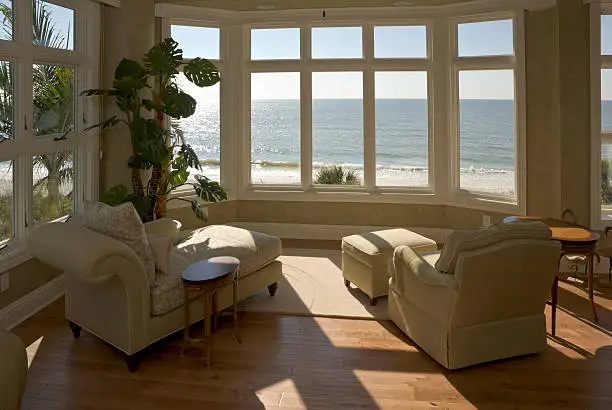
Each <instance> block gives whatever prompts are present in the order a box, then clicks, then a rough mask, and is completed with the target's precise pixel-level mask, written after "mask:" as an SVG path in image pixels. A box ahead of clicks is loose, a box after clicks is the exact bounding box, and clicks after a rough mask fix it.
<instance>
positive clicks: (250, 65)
mask: <svg viewBox="0 0 612 410" xmlns="http://www.w3.org/2000/svg"><path fill="white" fill-rule="evenodd" d="M158 9H159V10H163V11H162V14H166V15H167V16H168V17H165V18H163V19H162V21H163V23H162V24H163V30H162V33H166V35H170V26H171V24H180V25H199V26H204V27H219V28H220V29H221V52H220V56H221V58H220V60H219V62H218V63H219V65H220V67H221V69H222V71H223V74H224V75H223V80H222V85H221V183H222V184H223V185H224V186H225V187H226V188H227V189H228V191H229V192H228V194H229V198H230V199H244V200H281V201H284V200H286V201H294V200H296V201H302V200H306V201H342V202H386V203H420V204H449V205H458V206H464V207H468V208H474V209H481V210H490V211H494V212H506V213H516V214H522V213H524V212H525V209H526V172H525V161H526V160H525V157H526V153H525V148H526V147H525V135H526V129H525V115H526V113H525V81H524V73H525V62H524V61H525V57H524V46H525V44H524V43H525V41H524V39H525V37H524V13H523V9H522V8H518V9H513V10H508V11H504V12H488V13H486V14H470V15H469V17H449V16H445V15H442V16H440V17H430V16H427V17H424V18H419V19H401V20H397V19H394V18H392V17H390V18H377V19H371V20H369V21H367V22H365V20H364V19H361V20H355V19H349V18H347V19H335V20H331V21H329V22H325V23H323V22H321V20H320V19H314V18H313V19H312V21H304V18H300V19H298V20H296V21H289V19H288V18H283V19H282V21H279V22H274V21H275V19H270V21H272V22H269V23H265V24H264V23H259V22H257V23H256V22H254V21H256V14H255V13H253V14H252V15H249V16H248V17H245V19H244V20H241V19H234V17H233V13H231V12H229V13H221V14H220V15H219V16H217V17H218V19H215V20H214V21H205V20H193V19H191V20H187V19H183V18H179V16H180V14H181V12H180V11H178V8H177V11H176V12H175V11H174V10H172V9H171V8H168V10H165V9H164V8H158ZM206 14H208V13H206ZM302 17H303V16H302ZM503 19H512V20H513V25H514V27H513V34H514V55H512V56H482V57H457V53H456V48H457V45H456V33H457V31H456V30H457V24H459V23H463V22H477V21H478V22H486V21H493V20H503ZM411 25H415V26H426V30H427V53H428V54H427V57H426V58H414V59H413V58H392V59H382V58H378V59H375V58H374V31H373V28H374V27H375V26H411ZM313 27H361V28H362V36H363V38H362V46H363V50H364V52H363V57H362V58H359V59H345V58H342V59H311V58H310V52H311V43H310V41H311V29H312V28H313ZM264 28H265V29H272V28H299V29H300V36H301V41H300V45H301V58H300V59H299V60H253V61H251V60H250V38H251V36H250V31H251V29H264ZM230 50H231V52H230ZM453 51H455V52H453ZM465 69H473V70H476V69H512V70H514V76H515V81H514V87H515V94H514V104H515V185H516V190H515V193H516V195H515V197H514V198H509V197H503V196H496V195H492V194H490V193H484V192H477V191H467V190H461V189H459V177H460V175H459V152H458V139H457V138H458V126H457V112H456V106H457V105H458V94H457V93H456V92H455V90H456V88H457V78H458V72H459V70H465ZM322 71H323V72H329V71H360V72H363V73H364V75H363V81H364V87H363V94H364V102H363V104H364V182H365V183H364V185H363V186H339V185H334V186H321V185H313V184H312V73H313V72H322ZM377 71H400V72H402V71H421V72H426V73H427V81H428V84H427V99H428V111H429V121H428V133H429V139H428V151H429V153H428V167H429V186H427V187H387V186H384V187H382V186H376V152H375V139H374V138H375V135H374V134H375V129H374V128H375V122H374V108H375V107H374V75H375V72H377ZM274 72H278V73H280V72H299V73H300V82H301V84H300V100H301V105H300V121H301V127H300V128H301V129H300V163H301V186H296V185H272V184H252V183H251V175H250V172H251V132H250V123H251V118H250V116H251V106H250V105H251V96H250V92H251V82H250V76H251V74H252V73H274ZM453 96H457V97H456V100H454V99H453ZM434 118H435V119H436V120H435V121H434V120H433V119H434ZM228 147H229V149H228Z"/></svg>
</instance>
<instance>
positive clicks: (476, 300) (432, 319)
mask: <svg viewBox="0 0 612 410" xmlns="http://www.w3.org/2000/svg"><path fill="white" fill-rule="evenodd" d="M521 230H522V229H514V231H510V232H509V231H508V229H507V227H493V228H492V229H490V230H488V231H487V230H481V231H480V232H476V233H475V236H474V235H471V236H470V234H469V233H465V232H459V231H458V232H456V233H453V234H451V235H450V236H449V238H448V239H447V242H446V244H445V248H444V249H443V250H442V252H439V251H438V252H432V253H428V254H424V255H419V254H418V253H417V252H415V251H414V250H413V249H411V248H410V247H408V246H400V247H398V248H396V249H395V251H394V254H393V262H392V265H391V267H390V270H391V272H390V273H391V279H390V281H389V316H390V318H391V320H392V321H393V322H394V323H395V324H396V325H397V326H398V327H399V328H400V329H401V330H402V331H403V332H404V333H405V334H406V335H407V336H408V337H410V339H412V340H413V341H414V342H415V343H416V344H417V345H419V346H420V347H421V348H422V349H423V350H424V351H425V352H426V353H427V354H429V355H430V356H431V357H432V358H433V359H435V360H436V361H437V362H439V363H440V364H441V365H443V366H444V367H446V368H448V369H459V368H463V367H467V366H472V365H475V364H479V363H484V362H489V361H493V360H498V359H503V358H508V357H514V356H520V355H525V354H531V353H537V352H540V351H542V350H543V349H544V348H545V346H546V320H545V315H544V308H545V304H546V299H547V297H548V296H549V294H550V289H551V285H552V283H553V280H554V277H555V275H556V272H557V265H558V263H559V257H560V252H561V247H560V244H559V243H558V242H556V241H552V240H550V231H549V230H548V228H546V227H544V228H542V227H541V226H540V227H537V228H535V229H533V230H532V229H531V228H529V229H523V232H517V231H521ZM524 231H531V232H524ZM455 234H456V235H455ZM453 235H455V238H453Z"/></svg>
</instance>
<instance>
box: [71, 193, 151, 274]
mask: <svg viewBox="0 0 612 410" xmlns="http://www.w3.org/2000/svg"><path fill="white" fill-rule="evenodd" d="M80 222H81V223H82V226H83V227H84V228H87V229H91V230H92V231H95V232H98V233H100V234H102V235H106V236H108V237H111V238H113V239H116V240H118V241H120V242H123V243H124V244H126V245H127V246H129V247H130V248H131V249H132V250H134V253H136V256H138V258H139V259H140V261H141V262H142V265H143V266H144V268H145V271H146V273H147V276H148V277H149V283H150V284H151V286H153V285H154V284H155V258H154V257H153V252H152V251H151V246H150V245H149V240H148V239H147V235H146V233H145V229H144V224H143V223H142V221H141V220H140V217H139V216H138V212H136V209H135V208H134V205H132V204H131V203H130V202H128V203H125V204H121V205H119V206H114V207H113V206H108V205H105V204H99V205H97V206H96V207H95V208H94V209H92V210H89V211H86V212H84V213H83V215H82V218H81V221H80Z"/></svg>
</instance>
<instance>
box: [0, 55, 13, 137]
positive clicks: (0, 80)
mask: <svg viewBox="0 0 612 410" xmlns="http://www.w3.org/2000/svg"><path fill="white" fill-rule="evenodd" d="M13 67H14V66H13V63H10V62H7V61H0V142H2V141H4V140H7V139H12V138H13V135H14V134H13V131H14V129H13V122H14V114H13V112H14V111H13V104H14V95H13V92H14V91H13V90H14V89H13Z"/></svg>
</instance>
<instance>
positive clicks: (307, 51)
mask: <svg viewBox="0 0 612 410" xmlns="http://www.w3.org/2000/svg"><path fill="white" fill-rule="evenodd" d="M300 37H301V41H300V43H301V48H300V50H301V51H300V52H301V59H302V61H303V62H310V56H311V47H310V39H311V37H310V27H308V26H305V27H302V28H301V30H300ZM312 157H313V154H312V69H311V68H310V65H309V64H303V65H302V70H301V71H300V169H301V175H300V177H301V180H302V187H303V189H304V190H308V189H310V188H311V187H312Z"/></svg>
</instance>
